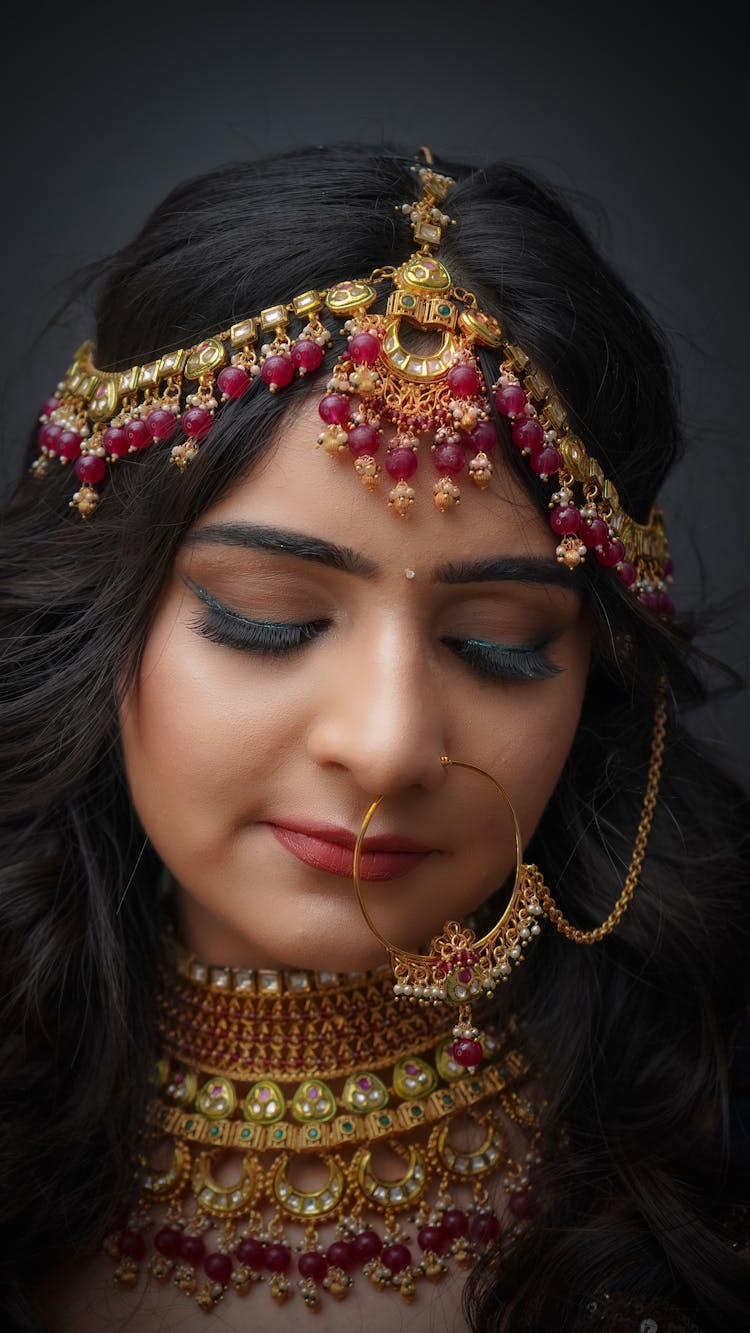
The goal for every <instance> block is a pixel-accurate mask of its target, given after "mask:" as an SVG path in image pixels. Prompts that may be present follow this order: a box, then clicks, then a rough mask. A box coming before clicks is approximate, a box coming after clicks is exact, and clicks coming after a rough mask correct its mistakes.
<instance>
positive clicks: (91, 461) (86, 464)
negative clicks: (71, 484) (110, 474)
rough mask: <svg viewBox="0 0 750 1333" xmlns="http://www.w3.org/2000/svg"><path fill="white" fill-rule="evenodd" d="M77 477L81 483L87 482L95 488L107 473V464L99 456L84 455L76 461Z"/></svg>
mask: <svg viewBox="0 0 750 1333" xmlns="http://www.w3.org/2000/svg"><path fill="white" fill-rule="evenodd" d="M75 469H76V476H77V477H79V478H80V480H81V481H87V482H88V483H89V485H90V486H95V485H96V483H97V482H98V481H101V479H102V477H103V476H104V474H105V473H106V471H107V464H106V463H105V461H104V459H103V458H100V457H99V455H98V454H84V455H83V456H82V457H81V458H77V459H76V463H75Z"/></svg>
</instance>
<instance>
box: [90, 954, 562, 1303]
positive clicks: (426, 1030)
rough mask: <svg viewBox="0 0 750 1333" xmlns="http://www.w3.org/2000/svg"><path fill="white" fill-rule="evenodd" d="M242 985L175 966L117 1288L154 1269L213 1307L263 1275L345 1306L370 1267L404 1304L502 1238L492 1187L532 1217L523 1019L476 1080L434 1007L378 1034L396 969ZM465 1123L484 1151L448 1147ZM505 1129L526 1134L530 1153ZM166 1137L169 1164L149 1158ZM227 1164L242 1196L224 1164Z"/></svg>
mask: <svg viewBox="0 0 750 1333" xmlns="http://www.w3.org/2000/svg"><path fill="white" fill-rule="evenodd" d="M382 972H383V973H385V969H383V970H382ZM248 977H250V978H251V979H253V974H250V973H247V972H246V971H245V970H244V969H235V970H232V969H228V968H209V967H207V966H206V965H205V964H201V963H198V962H197V960H195V959H192V958H187V957H185V956H184V955H183V956H182V957H181V958H179V959H178V965H177V967H176V968H174V967H172V969H171V970H170V971H169V972H168V973H167V974H166V975H165V977H164V979H163V984H162V988H161V992H160V996H159V1002H158V1007H157V1030H158V1033H159V1037H160V1041H161V1048H162V1056H161V1059H160V1061H159V1067H158V1071H157V1091H156V1095H155V1097H154V1099H153V1101H152V1102H151V1105H150V1107H149V1112H148V1123H147V1129H146V1135H145V1140H146V1141H145V1142H144V1145H143V1150H142V1153H141V1155H140V1158H139V1162H140V1167H139V1178H140V1197H139V1200H138V1203H137V1204H136V1207H135V1209H134V1212H133V1213H132V1215H131V1217H130V1219H129V1221H128V1225H127V1226H126V1227H125V1228H124V1229H123V1230H122V1231H120V1232H118V1233H116V1234H115V1235H113V1236H110V1237H108V1239H107V1242H106V1244H105V1248H106V1250H107V1252H108V1253H109V1254H110V1256H111V1257H112V1259H113V1260H114V1261H115V1263H116V1269H115V1277H116V1281H117V1282H118V1283H119V1284H121V1285H123V1286H126V1287H132V1286H134V1285H136V1283H137V1282H138V1279H139V1273H140V1271H141V1268H142V1265H143V1264H144V1263H145V1262H146V1261H147V1264H148V1272H149V1274H150V1276H151V1278H153V1279H154V1280H157V1281H161V1282H166V1281H170V1280H171V1281H173V1282H174V1284H175V1285H176V1286H177V1287H178V1289H179V1290H180V1291H182V1292H183V1293H185V1294H186V1295H188V1296H192V1297H194V1298H195V1299H196V1301H197V1302H198V1304H199V1305H200V1306H201V1307H202V1308H203V1309H204V1310H210V1309H212V1308H213V1307H214V1306H215V1305H216V1303H217V1302H218V1301H219V1300H221V1299H222V1298H223V1297H224V1296H225V1294H226V1293H227V1292H228V1291H229V1290H230V1289H232V1288H233V1289H234V1290H235V1291H236V1292H237V1293H238V1294H240V1295H244V1294H246V1293H247V1292H248V1291H249V1290H250V1288H251V1287H252V1286H253V1285H254V1284H256V1283H261V1282H262V1283H265V1284H267V1286H268V1288H269V1289H270V1292H271V1295H272V1297H273V1298H274V1299H275V1300H277V1301H283V1300H285V1299H286V1298H287V1297H289V1296H290V1295H292V1293H293V1291H294V1288H295V1281H294V1272H293V1270H294V1267H296V1269H297V1275H298V1276H297V1282H296V1286H297V1288H298V1289H299V1291H300V1294H301V1295H302V1298H303V1300H304V1302H305V1304H306V1305H308V1306H309V1307H311V1308H315V1307H317V1306H318V1305H319V1303H320V1301H321V1299H322V1298H323V1297H324V1296H325V1294H326V1293H327V1294H329V1295H331V1296H333V1297H336V1298H340V1297H342V1296H345V1295H346V1294H347V1292H348V1291H349V1289H350V1288H351V1286H352V1283H353V1280H354V1278H353V1274H354V1273H355V1271H356V1270H357V1269H361V1270H362V1271H363V1273H364V1275H365V1276H366V1277H367V1278H369V1280H370V1281H371V1282H373V1283H374V1284H375V1285H376V1286H377V1287H380V1288H390V1289H394V1290H397V1291H399V1292H400V1293H401V1295H402V1296H404V1297H406V1298H411V1297H413V1296H414V1295H415V1293H416V1291H417V1289H418V1286H419V1284H420V1282H421V1281H422V1280H423V1279H425V1278H428V1279H433V1280H434V1279H436V1278H439V1277H440V1276H442V1275H443V1274H444V1273H445V1272H446V1271H447V1270H448V1267H449V1265H450V1264H451V1263H452V1262H455V1263H458V1264H460V1265H464V1266H465V1265H467V1264H469V1263H471V1262H472V1261H473V1260H474V1258H475V1257H476V1255H477V1254H478V1253H479V1252H480V1250H481V1249H482V1247H483V1246H484V1245H486V1244H487V1243H489V1242H490V1241H492V1240H493V1239H494V1238H495V1237H496V1236H497V1234H498V1231H499V1222H498V1218H497V1215H496V1212H495V1211H494V1209H493V1207H492V1204H491V1198H490V1193H489V1184H490V1182H491V1181H492V1180H496V1181H497V1182H498V1183H502V1185H503V1187H504V1189H505V1190H506V1193H507V1194H508V1206H509V1209H510V1215H511V1219H514V1220H512V1221H511V1226H513V1225H515V1226H521V1225H522V1224H523V1220H524V1218H527V1217H529V1216H531V1213H532V1211H533V1208H534V1201H533V1189H532V1179H533V1166H534V1163H535V1162H536V1161H538V1160H539V1153H538V1150H539V1143H540V1131H539V1124H538V1118H537V1113H536V1111H535V1110H534V1108H533V1107H532V1105H531V1104H530V1103H529V1101H528V1100H527V1099H526V1098H525V1097H524V1096H523V1094H522V1092H521V1091H520V1089H519V1085H521V1084H522V1083H523V1082H525V1081H527V1080H528V1077H529V1070H528V1067H527V1065H526V1063H525V1061H524V1060H523V1058H522V1056H521V1055H520V1054H519V1052H518V1051H517V1050H516V1049H514V1046H513V1040H514V1037H515V1035H516V1032H515V1028H514V1026H513V1025H512V1024H511V1025H510V1026H509V1028H508V1031H507V1032H506V1033H505V1034H503V1035H502V1036H500V1035H499V1034H498V1033H496V1032H494V1030H493V1029H491V1028H486V1029H485V1030H484V1032H483V1033H482V1042H483V1044H484V1048H485V1051H486V1054H487V1055H488V1057H491V1063H490V1062H488V1066H487V1068H486V1069H485V1070H484V1071H483V1073H482V1074H475V1075H467V1074H466V1072H465V1071H464V1070H463V1069H462V1068H461V1067H460V1066H459V1065H458V1064H456V1062H455V1061H453V1060H452V1058H451V1055H450V1051H449V1050H448V1046H449V1044H450V1035H449V1034H448V1033H446V1031H445V1025H444V1022H441V1020H440V1017H439V1015H438V1013H437V1012H436V1011H435V1010H429V1011H428V1010H426V1009H419V1008H414V1009H411V1010H409V1011H407V1012H406V1013H404V1014H403V1015H402V1016H401V1018H399V1019H398V1021H397V1022H396V1023H395V1024H394V1021H393V1016H392V1014H391V1015H390V1017H389V1018H388V1019H387V1020H385V1031H386V1038H387V1039H386V1040H385V1041H384V1038H383V1031H382V1029H383V1026H384V1020H383V1012H384V1009H385V1008H386V1006H387V1007H388V1008H390V1007H391V1005H390V999H389V993H390V982H389V978H388V976H387V975H385V974H383V975H380V974H373V973H371V974H347V975H345V976H339V977H338V978H337V979H335V980H331V974H325V973H299V972H292V973H283V974H273V973H268V972H263V973H258V974H255V976H254V981H255V983H256V984H254V985H253V984H252V980H251V982H248ZM272 977H273V978H274V979H275V980H274V982H272V981H270V980H268V979H269V978H272ZM302 978H304V981H303V980H302ZM263 979H265V982H264V980H263ZM321 979H322V980H321ZM222 1034H223V1040H222V1039H221V1036H222ZM300 1052H301V1054H299V1053H300ZM199 1053H202V1054H200V1055H199ZM282 1061H283V1062H284V1063H283V1067H282ZM459 1116H464V1117H466V1116H468V1117H469V1119H470V1120H471V1121H472V1122H473V1123H474V1125H475V1126H476V1129H475V1133H476V1134H477V1136H478V1138H479V1139H480V1140H481V1141H479V1142H477V1143H475V1144H474V1145H473V1146H467V1145H465V1144H464V1145H462V1144H460V1143H457V1142H455V1134H454V1125H455V1123H456V1122H457V1121H458V1118H459ZM507 1121H511V1122H513V1123H515V1124H516V1125H518V1126H519V1127H520V1128H521V1129H522V1130H523V1131H524V1132H525V1136H526V1145H527V1150H526V1151H525V1152H524V1153H523V1154H522V1156H521V1158H519V1159H517V1158H515V1157H514V1156H513V1154H512V1153H511V1150H510V1147H509V1143H508V1135H507V1131H506V1122H507ZM165 1139H166V1141H167V1144H168V1145H171V1148H170V1152H169V1160H168V1161H167V1162H166V1164H164V1162H161V1163H160V1164H158V1165H157V1164H156V1160H155V1157H154V1150H155V1148H156V1146H157V1143H158V1141H159V1140H165ZM379 1142H382V1143H384V1144H387V1146H388V1147H389V1148H390V1149H391V1150H392V1152H394V1153H395V1154H396V1156H397V1157H400V1158H401V1160H402V1161H403V1163H404V1170H403V1172H402V1173H401V1176H400V1178H399V1179H398V1180H393V1179H387V1178H381V1177H380V1175H379V1174H378V1164H377V1160H376V1158H377V1152H376V1151H375V1145H376V1144H377V1143H379ZM228 1152H233V1153H234V1155H235V1169H234V1172H233V1180H232V1183H230V1184H226V1183H224V1177H223V1176H222V1177H221V1180H220V1179H219V1174H220V1173H219V1170H218V1160H219V1159H220V1158H221V1156H222V1154H226V1153H228ZM311 1156H312V1157H314V1158H316V1159H318V1160H319V1161H320V1162H322V1164H323V1165H324V1166H325V1168H326V1171H325V1183H324V1184H323V1185H322V1186H321V1185H316V1186H315V1187H314V1188H309V1187H308V1184H309V1182H307V1183H306V1182H300V1181H299V1180H296V1179H295V1171H294V1167H295V1161H294V1159H295V1158H296V1159H297V1163H299V1161H300V1159H304V1158H305V1157H306V1158H307V1159H309V1158H310V1157H311ZM151 1233H154V1234H153V1235H152V1234H151ZM326 1233H327V1234H326ZM415 1241H416V1250H417V1251H418V1253H417V1252H415V1248H414V1242H415ZM410 1247H411V1248H410Z"/></svg>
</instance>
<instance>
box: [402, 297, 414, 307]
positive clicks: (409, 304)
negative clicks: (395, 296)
mask: <svg viewBox="0 0 750 1333" xmlns="http://www.w3.org/2000/svg"><path fill="white" fill-rule="evenodd" d="M401 304H402V305H405V306H406V307H407V309H409V310H411V307H412V306H413V305H414V297H413V296H402V297H401Z"/></svg>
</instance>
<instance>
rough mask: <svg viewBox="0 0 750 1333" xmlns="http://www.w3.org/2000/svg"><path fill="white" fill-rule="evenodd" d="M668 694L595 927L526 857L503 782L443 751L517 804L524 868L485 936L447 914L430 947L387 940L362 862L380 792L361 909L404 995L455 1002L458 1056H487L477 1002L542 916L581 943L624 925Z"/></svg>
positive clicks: (651, 805) (358, 889)
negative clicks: (371, 907)
mask: <svg viewBox="0 0 750 1333" xmlns="http://www.w3.org/2000/svg"><path fill="white" fill-rule="evenodd" d="M666 717H667V709H666V700H665V697H664V686H663V684H662V686H661V692H660V697H659V699H658V702H657V706H656V711H655V714H654V729H653V737H652V742H651V754H650V759H649V769H648V776H647V780H646V791H645V795H644V798H643V805H642V808H641V817H640V820H639V824H638V830H637V833H636V837H635V843H634V846H633V854H632V857H631V861H630V866H629V868H628V872H627V875H626V876H625V884H624V886H623V889H622V892H621V893H620V896H619V897H618V899H617V902H616V903H615V905H614V907H613V909H612V911H611V912H610V914H609V916H608V917H607V918H606V920H604V921H603V922H602V923H601V925H599V926H595V927H593V928H592V929H590V930H582V929H580V928H579V927H577V926H574V925H573V924H572V923H571V922H570V921H569V920H568V919H567V917H566V916H564V914H563V913H562V912H561V911H560V908H559V907H558V906H557V904H556V902H555V900H554V898H553V897H552V894H551V893H550V891H549V889H548V888H547V886H546V884H545V882H544V878H543V876H542V873H541V871H540V870H539V869H538V867H537V866H535V865H531V864H526V863H525V862H524V861H523V856H522V853H523V847H522V842H521V831H520V828H519V824H518V819H517V817H516V813H515V811H514V809H513V806H512V805H511V802H510V799H509V797H508V794H507V792H506V791H505V789H504V788H503V787H501V786H500V784H499V782H497V781H496V780H495V778H493V777H492V775H491V774H490V773H487V772H485V770H484V769H482V768H478V767H477V766H476V765H475V764H463V763H459V762H458V761H457V760H452V759H449V758H448V756H447V755H441V757H440V758H441V763H442V764H444V765H446V766H448V765H450V766H451V767H453V768H463V769H466V770H467V771H468V772H471V773H478V774H480V775H481V776H482V777H485V778H487V779H488V781H489V782H491V783H492V785H493V787H494V788H495V790H496V791H497V792H498V793H499V795H500V796H501V797H502V799H503V801H504V803H505V805H506V807H507V808H508V810H509V811H510V814H511V817H512V820H513V833H514V838H515V844H516V871H515V880H514V884H513V889H512V891H511V895H510V898H509V900H508V904H507V906H506V907H505V909H504V911H503V912H502V914H501V916H500V918H499V920H498V921H497V922H496V923H495V925H494V926H493V927H492V928H491V929H490V930H489V931H488V932H487V933H486V934H485V935H483V936H482V937H481V938H480V939H477V938H476V934H475V931H474V929H473V928H472V927H470V926H468V925H463V926H462V925H461V924H460V923H459V922H458V921H446V923H445V925H444V926H443V929H442V931H441V933H440V934H439V935H436V936H435V937H434V938H433V940H432V942H431V945H430V952H429V954H417V953H410V952H408V951H407V950H405V949H401V948H399V947H398V946H396V945H394V944H392V943H391V941H390V940H387V939H386V938H385V936H384V935H382V934H381V932H380V931H379V930H378V928H377V926H376V925H375V924H374V922H373V920H372V918H371V916H370V914H369V912H368V910H367V906H366V904H365V901H364V897H363V894H362V885H361V882H360V874H359V866H360V858H361V852H362V844H363V842H364V838H365V834H366V832H367V829H368V827H369V825H370V822H371V820H372V817H373V815H374V814H375V811H376V810H377V809H378V807H379V805H380V804H381V802H382V800H383V797H382V796H379V797H377V799H376V800H374V801H373V802H372V804H371V805H370V806H369V807H368V809H367V811H366V812H365V815H364V818H363V820H362V824H361V827H360V830H359V833H358V835H357V841H356V844H355V848H354V868H353V879H354V889H355V893H356V896H357V903H358V905H359V909H360V911H361V913H362V916H363V917H364V920H365V923H366V924H367V926H368V928H369V929H370V931H371V932H372V934H373V935H374V936H375V938H376V939H377V940H379V942H380V943H381V944H382V946H383V948H384V949H385V951H386V953H387V955H388V960H389V963H390V966H391V970H392V972H393V975H394V977H395V981H394V985H393V994H394V995H395V996H396V997H397V998H407V999H410V1000H417V1001H419V1002H420V1003H422V1004H440V1003H442V1002H445V1003H448V1004H450V1005H454V1006H456V1007H457V1009H458V1020H457V1023H456V1026H455V1027H454V1028H453V1036H454V1038H455V1042H454V1044H453V1046H452V1047H451V1048H450V1049H451V1054H452V1056H453V1059H454V1060H455V1061H456V1062H457V1063H458V1064H460V1065H463V1066H465V1067H468V1068H475V1067H476V1066H477V1065H478V1064H479V1062H480V1060H481V1058H482V1047H481V1044H480V1042H479V1041H478V1040H477V1036H478V1034H477V1029H476V1027H475V1026H474V1020H473V1017H472V1011H471V1005H472V1003H473V1002H476V1001H478V1000H479V999H480V998H481V997H482V996H483V995H486V996H487V997H488V998H490V997H491V996H492V995H493V994H494V991H495V989H496V987H497V985H498V983H500V982H502V981H506V980H507V978H508V977H509V976H510V975H511V972H512V970H513V964H517V963H520V962H521V961H522V960H523V956H524V950H525V949H526V948H527V946H528V945H529V943H530V942H531V940H532V938H533V937H534V936H536V935H538V934H540V929H541V928H540V920H539V919H540V918H541V917H542V916H545V915H546V916H547V917H549V920H550V921H551V922H552V924H553V925H554V926H555V927H556V928H557V930H559V931H560V933H561V934H562V935H564V936H565V937H566V939H569V940H573V941H574V942H575V943H576V944H595V943H597V942H598V941H599V940H602V939H603V938H604V937H605V935H609V934H610V933H611V931H613V930H614V928H615V926H616V925H618V924H619V922H620V920H621V919H622V916H623V914H624V912H625V911H626V910H627V908H628V906H629V905H630V903H631V901H632V899H633V895H634V893H635V890H636V888H637V886H638V880H639V877H640V873H641V869H642V866H643V859H644V856H645V853H646V844H647V842H648V836H649V833H650V831H651V824H652V821H653V815H654V809H655V806H656V798H657V795H658V791H659V780H660V777H661V765H662V757H663V753H664V741H665V737H666Z"/></svg>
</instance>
